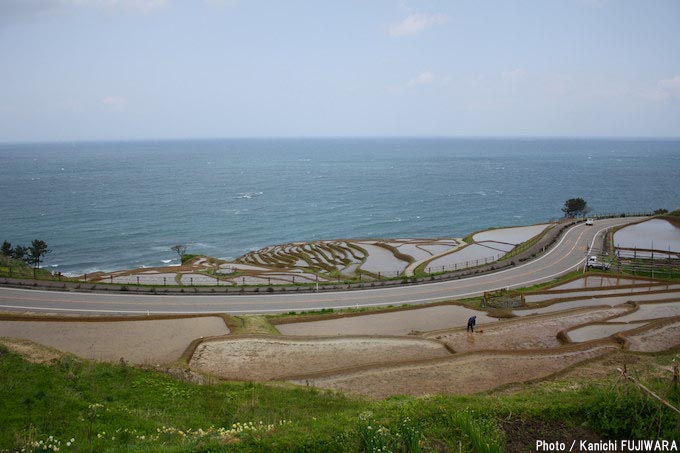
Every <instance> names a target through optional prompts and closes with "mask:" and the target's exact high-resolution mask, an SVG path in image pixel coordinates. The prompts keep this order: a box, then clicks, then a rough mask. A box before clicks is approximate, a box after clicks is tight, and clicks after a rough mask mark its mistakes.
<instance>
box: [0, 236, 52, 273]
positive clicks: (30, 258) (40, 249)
mask: <svg viewBox="0 0 680 453" xmlns="http://www.w3.org/2000/svg"><path fill="white" fill-rule="evenodd" d="M51 251H52V250H50V249H48V248H47V243H46V242H45V241H42V240H40V239H34V240H33V241H32V242H31V245H29V246H28V247H25V246H23V245H17V246H16V247H14V248H13V247H12V244H10V243H9V242H7V241H4V242H3V243H2V249H0V254H2V256H4V257H6V258H12V259H15V260H21V261H24V262H26V263H27V264H29V265H31V266H33V267H35V268H36V269H40V263H41V262H42V260H43V257H44V256H45V255H47V254H48V253H50V252H51Z"/></svg>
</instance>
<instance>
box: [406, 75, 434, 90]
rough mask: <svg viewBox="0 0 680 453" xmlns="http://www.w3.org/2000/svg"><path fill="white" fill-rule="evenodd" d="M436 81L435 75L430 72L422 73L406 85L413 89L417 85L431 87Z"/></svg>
mask: <svg viewBox="0 0 680 453" xmlns="http://www.w3.org/2000/svg"><path fill="white" fill-rule="evenodd" d="M434 81H435V75H434V74H432V72H430V71H425V72H421V73H420V74H418V75H417V76H416V77H414V78H412V79H411V80H409V81H408V83H407V84H406V85H408V86H410V87H412V86H416V85H430V84H432V83H433V82H434Z"/></svg>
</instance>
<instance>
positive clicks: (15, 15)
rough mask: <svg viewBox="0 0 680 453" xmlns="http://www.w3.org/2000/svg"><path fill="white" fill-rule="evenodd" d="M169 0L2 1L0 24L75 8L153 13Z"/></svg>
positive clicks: (0, 5)
mask: <svg viewBox="0 0 680 453" xmlns="http://www.w3.org/2000/svg"><path fill="white" fill-rule="evenodd" d="M168 1H169V0H0V22H9V21H11V20H15V19H21V18H31V17H40V16H45V15H53V14H57V13H63V12H68V11H69V10H71V9H73V8H79V7H82V8H100V9H105V10H109V11H125V12H133V13H144V14H146V13H151V12H153V11H156V10H158V9H160V8H163V7H164V6H166V5H167V4H168Z"/></svg>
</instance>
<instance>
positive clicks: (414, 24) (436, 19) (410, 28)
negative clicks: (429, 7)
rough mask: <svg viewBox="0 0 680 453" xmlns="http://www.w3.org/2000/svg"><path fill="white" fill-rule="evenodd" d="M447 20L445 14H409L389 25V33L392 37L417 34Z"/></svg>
mask: <svg viewBox="0 0 680 453" xmlns="http://www.w3.org/2000/svg"><path fill="white" fill-rule="evenodd" d="M448 20H449V18H448V16H446V14H423V13H418V14H411V15H410V16H408V17H407V18H406V19H404V20H403V21H401V22H399V23H398V24H394V25H392V26H391V27H390V29H389V33H390V35H392V36H394V37H400V36H409V35H417V34H418V33H421V32H423V31H425V30H427V29H429V28H432V27H434V26H435V25H441V24H444V23H446V22H447V21H448Z"/></svg>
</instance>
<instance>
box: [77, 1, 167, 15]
mask: <svg viewBox="0 0 680 453" xmlns="http://www.w3.org/2000/svg"><path fill="white" fill-rule="evenodd" d="M64 3H71V4H75V5H83V6H98V7H104V8H107V9H111V10H126V11H134V12H141V13H150V12H153V11H155V10H157V9H160V8H163V7H164V6H165V5H167V3H168V0H66V1H65V2H64Z"/></svg>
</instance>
